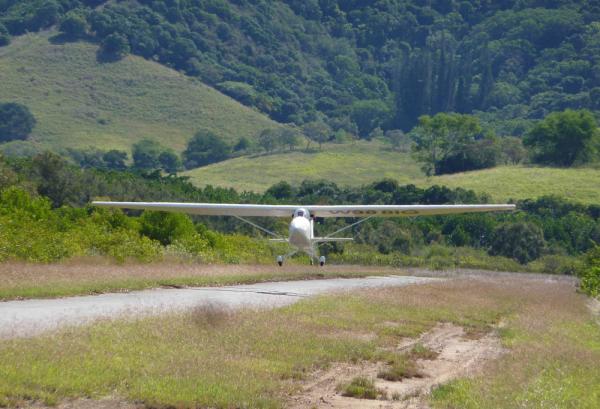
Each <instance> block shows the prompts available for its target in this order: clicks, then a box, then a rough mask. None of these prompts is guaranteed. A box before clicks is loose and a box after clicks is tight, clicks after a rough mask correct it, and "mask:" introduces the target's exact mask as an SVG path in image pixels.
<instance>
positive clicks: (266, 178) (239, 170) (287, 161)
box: [185, 141, 423, 191]
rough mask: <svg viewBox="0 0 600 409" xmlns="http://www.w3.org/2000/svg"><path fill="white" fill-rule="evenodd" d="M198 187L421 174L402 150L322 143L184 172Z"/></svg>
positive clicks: (402, 178)
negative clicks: (309, 148) (307, 148)
mask: <svg viewBox="0 0 600 409" xmlns="http://www.w3.org/2000/svg"><path fill="white" fill-rule="evenodd" d="M185 175H186V176H190V177H191V180H192V181H193V182H194V183H195V184H196V185H198V186H202V185H207V184H212V185H217V186H226V187H233V188H236V189H238V190H254V191H264V190H265V189H267V188H268V187H269V186H271V185H273V184H275V183H277V182H279V181H281V180H286V181H288V182H292V183H300V182H302V181H303V180H305V179H327V180H331V181H334V182H336V183H338V184H340V185H353V186H355V185H361V184H365V183H368V182H371V181H373V180H376V179H381V178H384V177H389V178H394V179H397V180H398V181H399V182H400V183H412V182H413V181H414V180H415V179H417V178H421V177H422V175H423V174H422V172H421V170H420V168H419V165H418V164H417V163H416V162H415V161H414V160H413V159H412V158H411V157H410V155H408V154H405V153H398V152H392V151H390V149H389V148H388V147H386V146H385V145H383V144H381V143H377V142H372V143H369V142H363V141H360V142H356V143H354V144H347V145H324V147H323V150H322V151H320V152H310V153H306V152H303V151H295V152H287V153H279V154H274V155H265V156H251V157H241V158H235V159H231V160H228V161H225V162H220V163H217V164H214V165H210V166H206V167H202V168H198V169H194V170H191V171H188V172H186V173H185Z"/></svg>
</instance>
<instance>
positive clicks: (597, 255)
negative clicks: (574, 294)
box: [579, 246, 600, 297]
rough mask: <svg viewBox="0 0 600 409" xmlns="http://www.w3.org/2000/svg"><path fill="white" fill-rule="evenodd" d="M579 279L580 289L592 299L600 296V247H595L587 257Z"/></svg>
mask: <svg viewBox="0 0 600 409" xmlns="http://www.w3.org/2000/svg"><path fill="white" fill-rule="evenodd" d="M579 277H580V279H581V282H580V288H581V290H582V291H583V292H585V293H586V294H588V295H590V296H591V297H598V296H600V246H596V247H594V248H593V249H592V250H590V251H589V252H588V253H587V254H586V257H585V265H584V266H583V268H581V270H580V273H579Z"/></svg>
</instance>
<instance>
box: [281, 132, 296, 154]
mask: <svg viewBox="0 0 600 409" xmlns="http://www.w3.org/2000/svg"><path fill="white" fill-rule="evenodd" d="M278 137H279V145H280V146H282V147H283V146H287V147H288V148H289V150H290V151H293V150H294V148H295V147H296V146H297V145H298V139H299V138H298V131H297V130H296V129H295V128H291V127H287V126H286V127H285V128H281V129H279V131H278Z"/></svg>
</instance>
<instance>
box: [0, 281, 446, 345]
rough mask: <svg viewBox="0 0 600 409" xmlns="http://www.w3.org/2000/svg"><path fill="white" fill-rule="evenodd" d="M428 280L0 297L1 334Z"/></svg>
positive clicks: (291, 300)
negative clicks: (45, 297) (41, 297)
mask: <svg viewBox="0 0 600 409" xmlns="http://www.w3.org/2000/svg"><path fill="white" fill-rule="evenodd" d="M432 280H437V279H435V278H427V277H410V276H385V277H367V278H352V279H344V278H339V279H328V280H304V281H286V282H270V283H260V284H252V285H238V286H228V287H197V288H186V289H154V290H145V291H134V292H130V293H118V294H102V295H93V296H83V297H70V298H61V299H53V300H23V301H8V302H0V338H15V337H23V336H31V335H37V334H40V333H42V332H45V331H49V330H53V329H56V328H59V327H61V326H66V325H80V324H85V323H89V322H91V321H93V320H97V319H106V318H118V317H123V316H133V315H142V314H157V313H160V312H165V311H176V310H182V309H186V308H190V307H194V306H198V305H202V304H218V305H223V306H225V307H228V308H241V307H244V306H250V307H261V308H268V307H279V306H283V305H288V304H292V303H294V302H296V301H298V300H300V299H302V298H304V297H309V296H311V295H315V294H320V293H324V292H331V291H348V290H353V289H359V288H372V287H392V286H404V285H409V284H418V283H426V282H429V281H432Z"/></svg>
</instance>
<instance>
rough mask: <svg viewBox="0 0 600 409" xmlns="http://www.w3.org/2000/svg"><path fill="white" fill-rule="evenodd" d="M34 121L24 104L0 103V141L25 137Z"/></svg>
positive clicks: (31, 128)
mask: <svg viewBox="0 0 600 409" xmlns="http://www.w3.org/2000/svg"><path fill="white" fill-rule="evenodd" d="M35 123H36V121H35V118H34V116H33V115H32V114H31V112H30V111H29V108H27V107H26V106H25V105H21V104H16V103H6V104H0V142H9V141H14V140H19V139H20V140H22V139H26V138H27V137H28V136H29V134H30V133H31V131H32V130H33V128H34V126H35Z"/></svg>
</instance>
